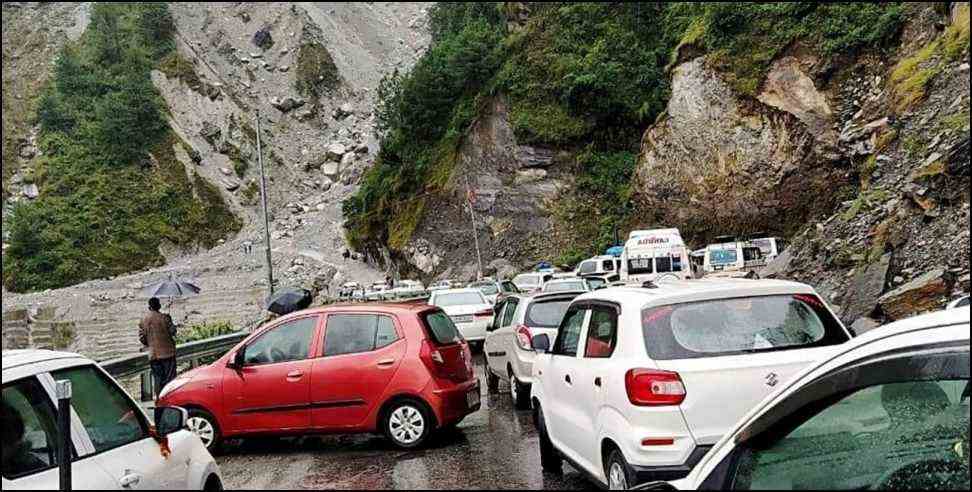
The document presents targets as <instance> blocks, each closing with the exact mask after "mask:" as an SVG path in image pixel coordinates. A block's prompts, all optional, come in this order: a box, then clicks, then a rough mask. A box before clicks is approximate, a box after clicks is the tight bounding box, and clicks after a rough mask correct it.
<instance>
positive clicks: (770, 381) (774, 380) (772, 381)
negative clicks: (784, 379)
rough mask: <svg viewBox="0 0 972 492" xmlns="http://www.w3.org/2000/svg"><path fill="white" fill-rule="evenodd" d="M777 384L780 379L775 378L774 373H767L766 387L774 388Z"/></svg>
mask: <svg viewBox="0 0 972 492" xmlns="http://www.w3.org/2000/svg"><path fill="white" fill-rule="evenodd" d="M778 384H780V377H779V376H777V375H776V374H775V373H772V372H771V373H769V375H767V376H766V386H769V387H770V388H775V387H776V385H778Z"/></svg>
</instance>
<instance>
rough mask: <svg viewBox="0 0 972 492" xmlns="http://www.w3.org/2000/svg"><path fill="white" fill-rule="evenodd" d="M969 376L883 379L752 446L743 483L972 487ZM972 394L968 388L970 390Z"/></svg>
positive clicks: (748, 486)
mask: <svg viewBox="0 0 972 492" xmlns="http://www.w3.org/2000/svg"><path fill="white" fill-rule="evenodd" d="M968 384H969V382H968V380H955V381H932V382H927V381H915V382H906V383H896V384H888V385H883V386H876V387H871V388H867V389H863V390H860V391H856V392H854V393H853V394H850V395H847V396H845V397H843V398H840V399H839V400H838V401H836V402H834V403H832V404H830V405H829V406H827V407H826V408H825V409H824V410H823V411H822V412H819V413H817V414H816V415H814V416H812V417H809V418H808V420H806V421H805V422H803V423H802V424H801V425H799V426H798V427H797V428H796V429H795V430H793V431H792V432H789V433H788V434H787V435H786V436H783V437H781V438H778V439H775V440H774V441H773V442H772V443H769V444H766V445H762V446H759V447H757V448H755V449H748V450H744V451H743V453H742V455H741V456H740V459H739V464H738V465H737V467H736V471H735V474H734V476H733V477H732V478H733V482H734V487H733V488H734V489H736V490H770V489H773V490H809V489H813V490H884V489H887V490H967V489H968V486H969V400H968V394H967V391H968ZM963 393H964V395H963Z"/></svg>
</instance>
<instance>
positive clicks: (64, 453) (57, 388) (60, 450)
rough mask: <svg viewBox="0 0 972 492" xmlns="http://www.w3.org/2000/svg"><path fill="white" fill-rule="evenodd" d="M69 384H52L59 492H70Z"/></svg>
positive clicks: (61, 382) (66, 382) (68, 382)
mask: <svg viewBox="0 0 972 492" xmlns="http://www.w3.org/2000/svg"><path fill="white" fill-rule="evenodd" d="M71 393H72V391H71V382H70V381H57V382H55V383H54V396H55V397H57V427H58V436H59V439H58V443H57V465H58V470H59V472H60V473H59V475H58V478H59V481H60V490H61V492H71V488H72V486H71V465H72V463H71V460H72V459H73V456H72V455H71Z"/></svg>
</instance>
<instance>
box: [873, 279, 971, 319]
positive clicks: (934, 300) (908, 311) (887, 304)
mask: <svg viewBox="0 0 972 492" xmlns="http://www.w3.org/2000/svg"><path fill="white" fill-rule="evenodd" d="M953 284H954V279H950V278H949V276H948V272H947V271H946V270H945V269H937V270H932V271H930V272H928V273H926V274H924V275H922V276H920V277H918V278H916V279H915V280H913V281H911V282H909V283H908V284H906V285H903V286H901V287H900V288H898V289H895V290H894V291H891V292H888V293H887V294H886V295H884V296H883V297H881V299H880V300H878V305H879V306H880V308H881V311H882V312H883V313H884V315H885V316H887V317H888V319H890V320H900V319H905V318H908V317H911V316H914V315H916V314H920V313H924V312H928V311H931V310H934V309H939V308H941V307H942V306H943V305H944V304H945V299H947V297H948V295H949V294H951V290H952V285H953Z"/></svg>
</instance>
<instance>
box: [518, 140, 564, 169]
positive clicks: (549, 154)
mask: <svg viewBox="0 0 972 492" xmlns="http://www.w3.org/2000/svg"><path fill="white" fill-rule="evenodd" d="M555 155H556V154H555V153H554V151H552V150H549V149H541V148H538V147H530V146H527V145H520V146H518V147H517V148H516V151H515V152H514V154H513V156H514V158H515V159H516V162H517V163H518V164H519V165H520V167H522V168H533V167H550V166H552V165H553V163H554V157H555Z"/></svg>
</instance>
